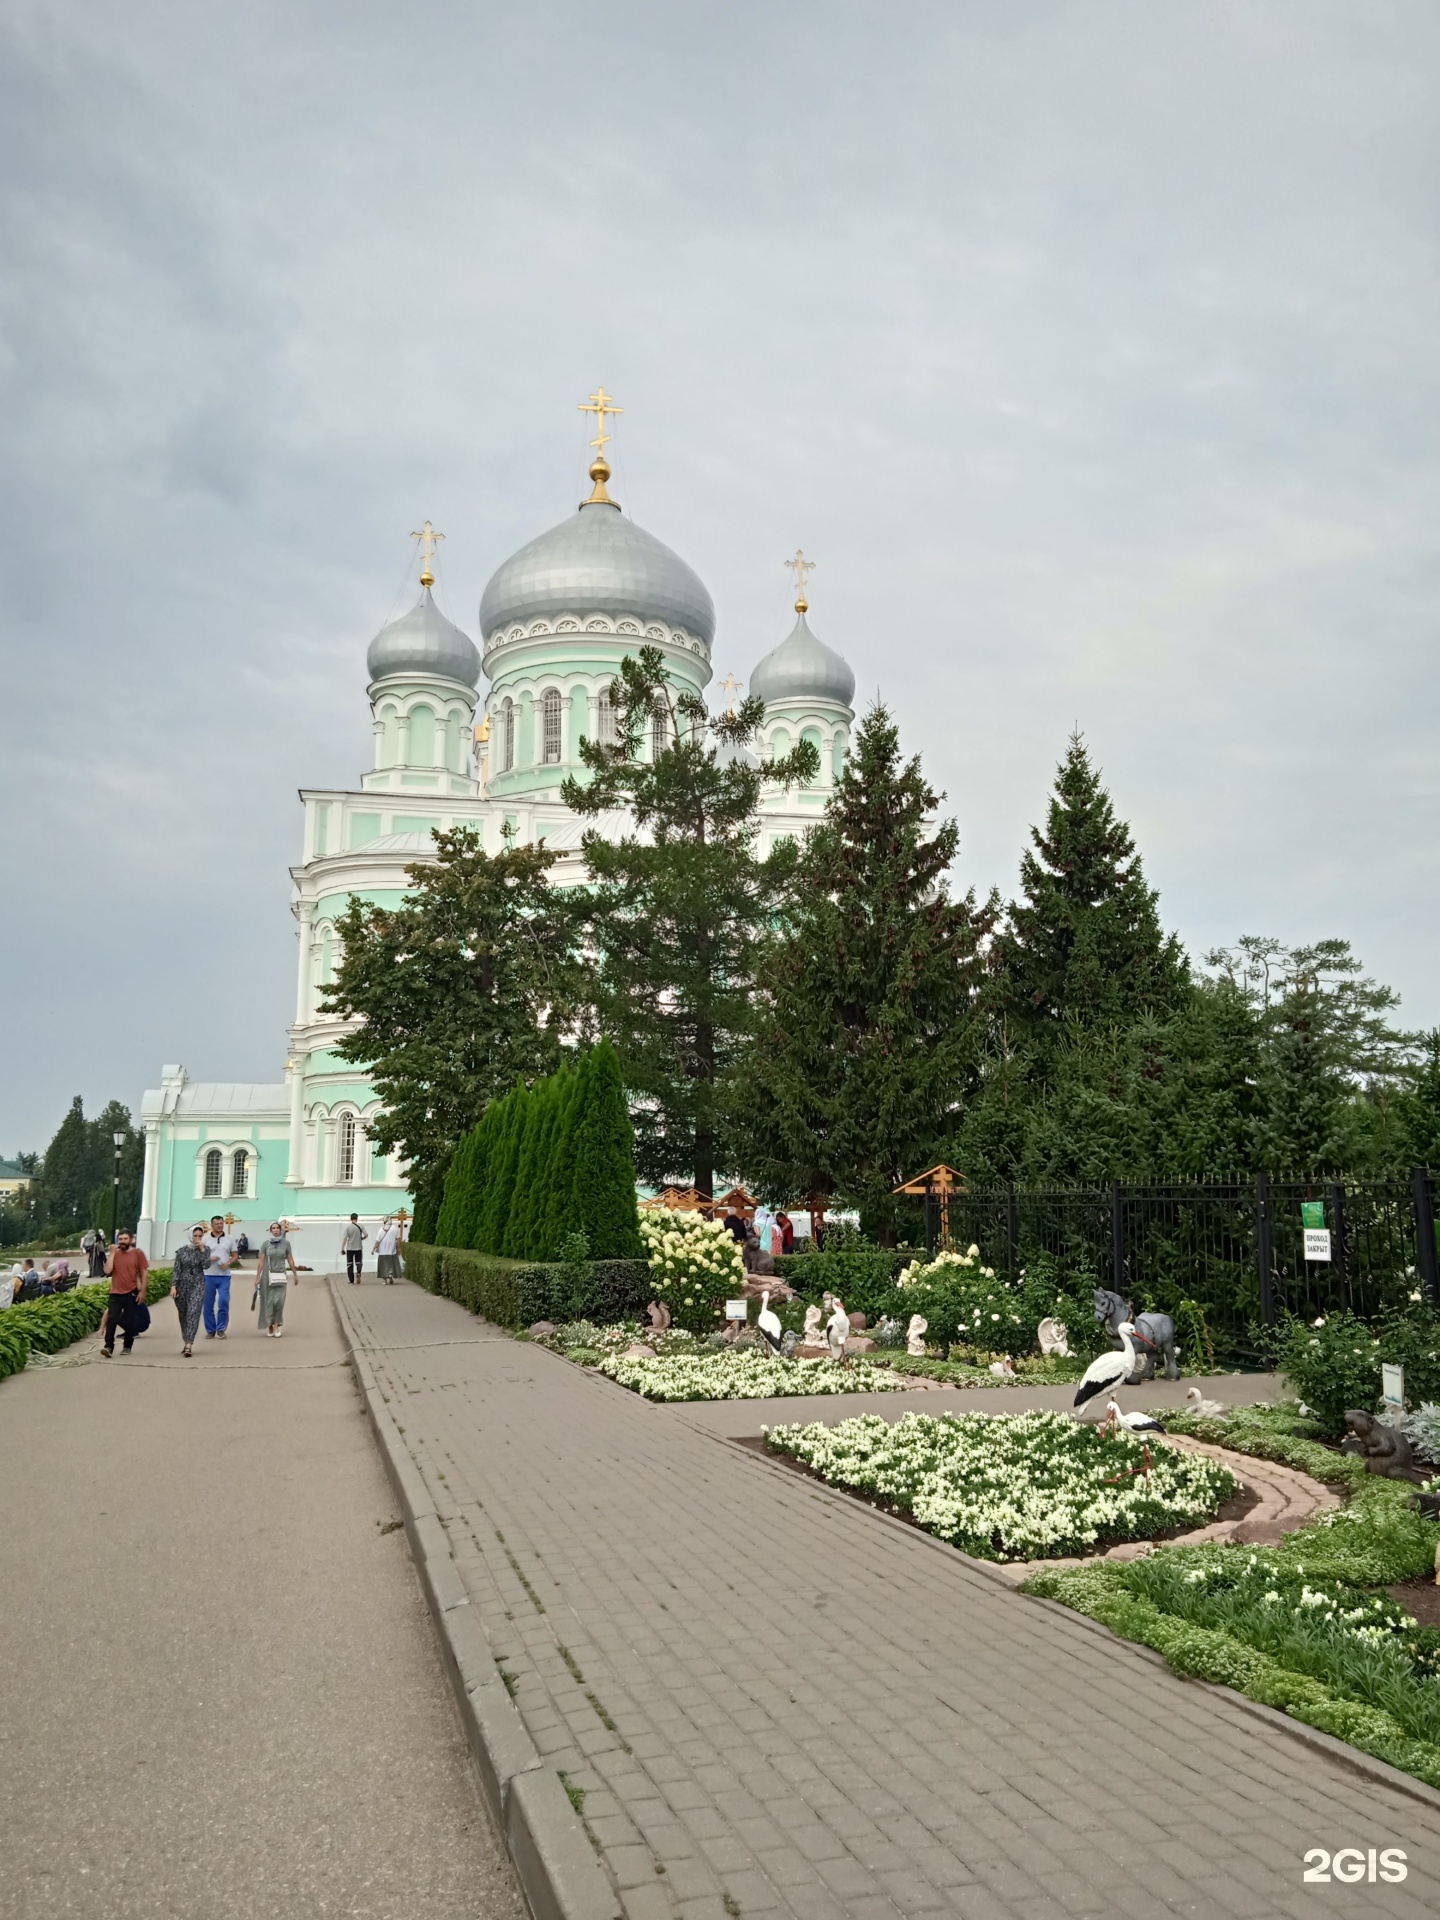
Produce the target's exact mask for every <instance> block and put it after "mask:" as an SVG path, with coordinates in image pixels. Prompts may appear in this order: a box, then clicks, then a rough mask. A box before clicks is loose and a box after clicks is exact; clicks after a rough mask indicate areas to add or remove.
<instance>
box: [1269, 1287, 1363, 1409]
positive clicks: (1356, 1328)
mask: <svg viewBox="0 0 1440 1920" xmlns="http://www.w3.org/2000/svg"><path fill="white" fill-rule="evenodd" d="M1275 1360H1276V1365H1277V1366H1278V1367H1279V1369H1280V1371H1281V1372H1282V1373H1283V1374H1284V1375H1285V1377H1286V1379H1287V1380H1288V1381H1289V1382H1290V1384H1291V1386H1292V1387H1294V1389H1295V1391H1296V1392H1297V1393H1298V1394H1299V1396H1300V1398H1301V1400H1303V1401H1304V1403H1305V1404H1306V1406H1308V1407H1309V1408H1311V1410H1312V1411H1313V1412H1314V1415H1315V1418H1316V1419H1317V1421H1318V1422H1319V1423H1320V1428H1321V1431H1322V1432H1323V1433H1325V1434H1330V1435H1334V1434H1338V1433H1343V1432H1344V1430H1345V1412H1346V1409H1347V1408H1348V1407H1360V1408H1362V1409H1364V1411H1365V1412H1367V1413H1374V1412H1375V1410H1376V1408H1377V1407H1378V1406H1379V1404H1380V1343H1379V1341H1378V1340H1377V1339H1376V1338H1375V1336H1374V1334H1373V1333H1372V1332H1371V1331H1370V1329H1369V1327H1367V1326H1366V1325H1365V1323H1364V1321H1363V1320H1357V1319H1356V1318H1355V1316H1354V1314H1353V1313H1332V1314H1331V1315H1330V1316H1329V1318H1328V1319H1324V1318H1322V1319H1320V1320H1317V1321H1316V1322H1315V1324H1314V1325H1313V1326H1311V1325H1309V1324H1308V1323H1307V1322H1306V1321H1304V1320H1298V1319H1296V1318H1295V1317H1294V1315H1289V1316H1287V1318H1286V1320H1285V1322H1284V1324H1283V1326H1282V1328H1281V1330H1280V1334H1279V1337H1278V1339H1277V1341H1276V1343H1275Z"/></svg>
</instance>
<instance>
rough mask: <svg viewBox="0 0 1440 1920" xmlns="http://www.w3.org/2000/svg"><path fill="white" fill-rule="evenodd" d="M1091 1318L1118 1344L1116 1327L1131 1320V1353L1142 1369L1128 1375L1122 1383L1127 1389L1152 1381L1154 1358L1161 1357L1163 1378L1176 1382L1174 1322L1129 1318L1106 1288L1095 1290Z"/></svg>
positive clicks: (1164, 1316)
mask: <svg viewBox="0 0 1440 1920" xmlns="http://www.w3.org/2000/svg"><path fill="white" fill-rule="evenodd" d="M1095 1318H1096V1320H1097V1321H1103V1322H1104V1323H1105V1327H1106V1330H1107V1331H1108V1332H1109V1334H1110V1337H1111V1338H1112V1339H1113V1340H1114V1341H1115V1342H1116V1344H1117V1345H1119V1344H1120V1323H1121V1321H1122V1320H1133V1322H1134V1326H1135V1333H1134V1342H1135V1351H1136V1354H1137V1355H1138V1357H1139V1358H1140V1360H1141V1361H1142V1362H1143V1365H1142V1366H1141V1368H1140V1371H1139V1372H1138V1373H1132V1374H1131V1375H1130V1377H1129V1379H1128V1380H1127V1381H1126V1383H1125V1384H1126V1385H1127V1386H1130V1387H1134V1386H1138V1385H1139V1384H1140V1382H1141V1381H1142V1380H1153V1379H1154V1378H1155V1356H1156V1355H1157V1354H1160V1353H1163V1354H1164V1356H1165V1378H1166V1379H1167V1380H1178V1379H1179V1378H1180V1369H1179V1367H1177V1366H1176V1364H1175V1322H1174V1321H1173V1320H1172V1319H1171V1318H1170V1316H1169V1314H1168V1313H1139V1314H1134V1315H1132V1314H1131V1312H1130V1309H1129V1307H1127V1306H1126V1304H1125V1302H1124V1301H1123V1300H1122V1299H1121V1298H1120V1296H1119V1294H1118V1293H1111V1292H1110V1291H1109V1289H1108V1288H1106V1287H1096V1289H1095Z"/></svg>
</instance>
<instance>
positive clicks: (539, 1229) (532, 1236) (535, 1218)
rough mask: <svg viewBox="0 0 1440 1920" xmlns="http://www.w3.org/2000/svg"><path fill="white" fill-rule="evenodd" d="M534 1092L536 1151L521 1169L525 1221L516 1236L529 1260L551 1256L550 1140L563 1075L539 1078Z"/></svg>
mask: <svg viewBox="0 0 1440 1920" xmlns="http://www.w3.org/2000/svg"><path fill="white" fill-rule="evenodd" d="M531 1092H532V1095H533V1097H534V1100H535V1120H534V1125H533V1128H532V1130H531V1131H532V1135H533V1140H532V1150H531V1152H530V1155H529V1162H528V1165H527V1166H526V1167H524V1168H523V1169H522V1172H521V1191H520V1196H519V1203H518V1204H519V1209H520V1213H521V1220H520V1226H519V1229H518V1232H517V1236H516V1237H517V1238H518V1239H519V1240H520V1241H521V1243H522V1251H523V1254H524V1258H525V1259H527V1260H547V1259H549V1257H550V1256H549V1254H548V1252H547V1251H546V1240H545V1215H546V1210H547V1206H548V1202H549V1193H548V1190H547V1188H546V1185H545V1182H546V1179H547V1177H548V1175H549V1171H550V1142H551V1139H552V1137H553V1135H554V1132H555V1110H556V1104H557V1102H558V1099H559V1095H560V1075H559V1074H558V1073H552V1074H548V1075H547V1076H546V1077H545V1079H543V1080H537V1081H536V1082H535V1085H534V1087H533V1088H532V1089H531Z"/></svg>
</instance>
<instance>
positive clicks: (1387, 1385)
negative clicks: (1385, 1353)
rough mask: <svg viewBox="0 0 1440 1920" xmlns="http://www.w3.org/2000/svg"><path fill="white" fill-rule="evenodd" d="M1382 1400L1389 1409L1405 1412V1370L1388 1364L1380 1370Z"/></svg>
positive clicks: (1383, 1365)
mask: <svg viewBox="0 0 1440 1920" xmlns="http://www.w3.org/2000/svg"><path fill="white" fill-rule="evenodd" d="M1380 1398H1381V1399H1382V1400H1383V1401H1384V1402H1385V1404H1386V1406H1387V1407H1394V1408H1396V1409H1397V1411H1399V1412H1401V1413H1403V1412H1404V1411H1405V1369H1404V1367H1392V1366H1390V1365H1389V1364H1388V1362H1387V1363H1384V1364H1382V1365H1381V1368H1380Z"/></svg>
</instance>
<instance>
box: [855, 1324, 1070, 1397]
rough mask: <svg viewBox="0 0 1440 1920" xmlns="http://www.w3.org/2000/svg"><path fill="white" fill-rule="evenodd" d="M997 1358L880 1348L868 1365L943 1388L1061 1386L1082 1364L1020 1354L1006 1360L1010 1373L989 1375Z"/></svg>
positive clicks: (972, 1352) (954, 1350) (972, 1351)
mask: <svg viewBox="0 0 1440 1920" xmlns="http://www.w3.org/2000/svg"><path fill="white" fill-rule="evenodd" d="M927 1338H928V1335H927ZM1001 1357H1002V1356H1001V1355H1000V1354H998V1353H995V1352H993V1351H991V1350H990V1349H988V1348H980V1347H963V1346H959V1345H952V1346H951V1348H950V1357H949V1358H948V1359H947V1360H942V1359H940V1358H939V1356H938V1355H936V1356H935V1357H933V1358H932V1357H931V1355H929V1354H925V1355H924V1356H923V1357H922V1356H917V1355H914V1354H909V1353H906V1352H905V1351H904V1350H903V1349H901V1350H899V1351H897V1352H887V1351H886V1350H885V1349H884V1348H881V1349H880V1350H879V1351H878V1352H876V1353H873V1354H871V1356H870V1359H871V1363H872V1365H874V1366H877V1367H887V1368H889V1370H890V1371H891V1372H892V1373H899V1374H903V1375H904V1376H905V1377H906V1378H907V1379H910V1380H939V1381H941V1382H943V1384H944V1385H945V1386H947V1387H1013V1386H1015V1385H1017V1384H1019V1385H1023V1386H1027V1387H1044V1386H1065V1385H1067V1384H1069V1383H1070V1382H1072V1381H1076V1380H1078V1379H1079V1378H1080V1376H1081V1375H1082V1374H1083V1373H1084V1371H1085V1361H1084V1360H1083V1359H1079V1358H1077V1357H1076V1356H1075V1355H1073V1354H1060V1353H1046V1354H1040V1353H1022V1354H1017V1355H1016V1356H1015V1357H1014V1358H1013V1359H1011V1361H1010V1364H1011V1366H1012V1368H1013V1369H1014V1371H1013V1373H1011V1374H1006V1375H997V1374H993V1373H992V1372H991V1371H990V1368H991V1366H992V1365H993V1364H995V1363H996V1362H997V1361H999V1360H1000V1359H1001Z"/></svg>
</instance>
